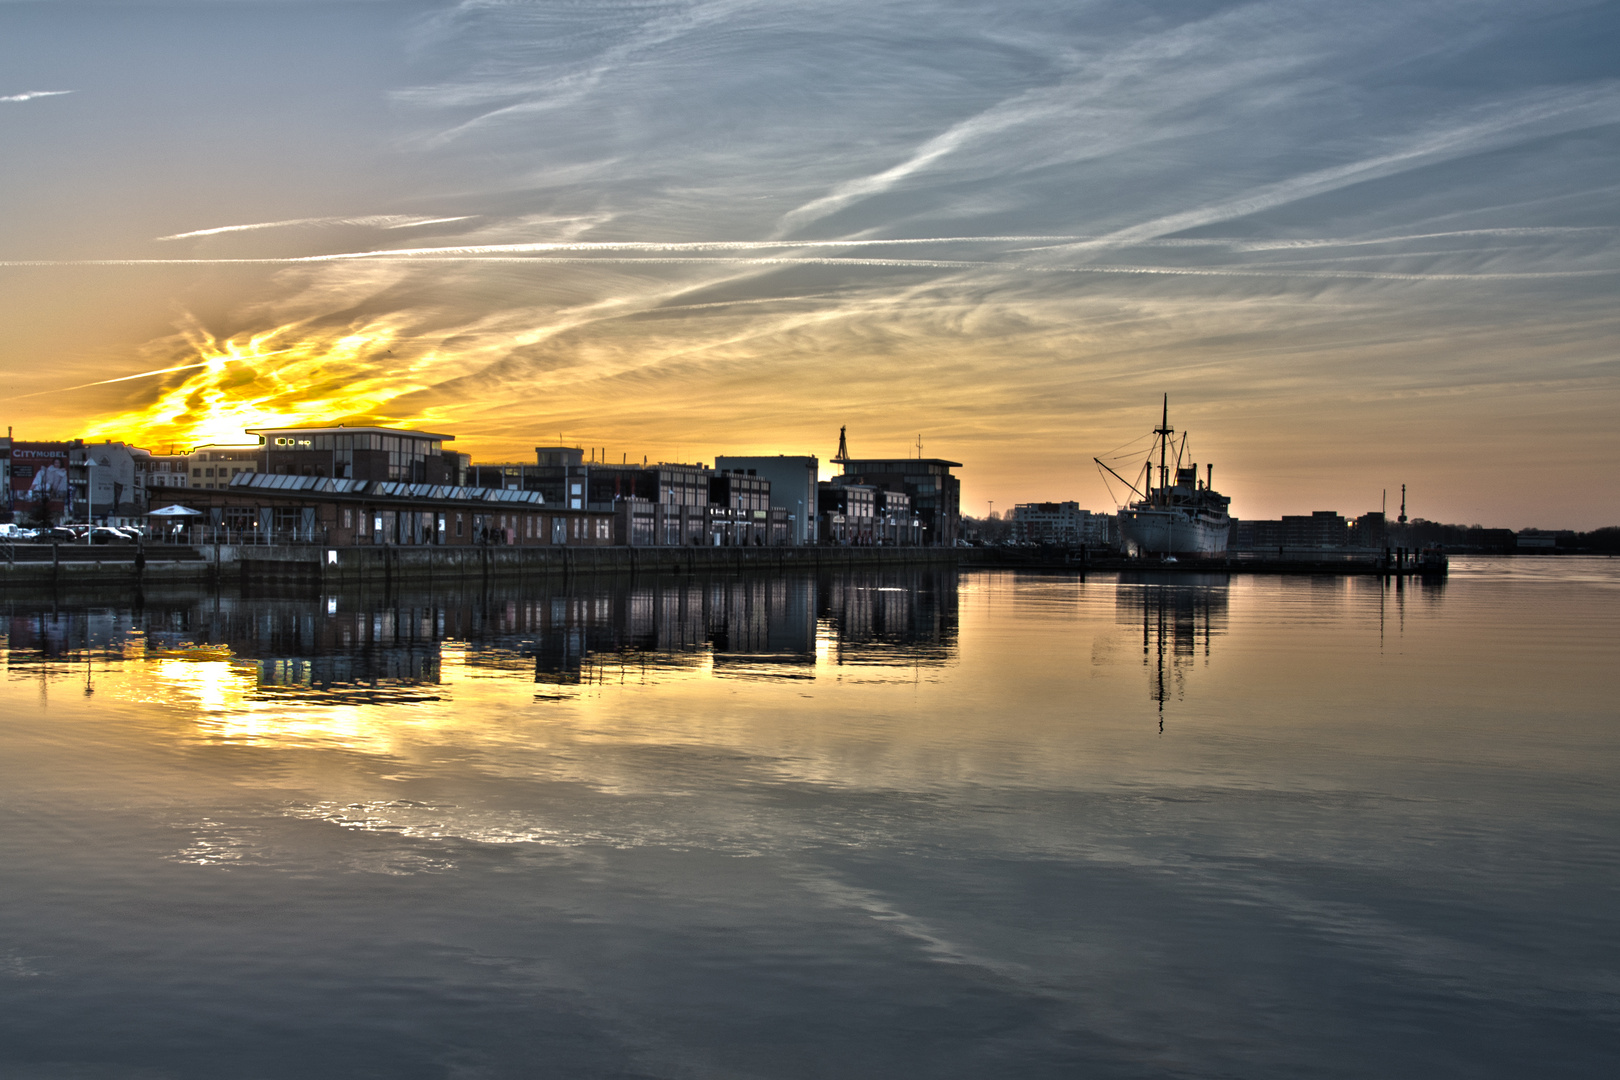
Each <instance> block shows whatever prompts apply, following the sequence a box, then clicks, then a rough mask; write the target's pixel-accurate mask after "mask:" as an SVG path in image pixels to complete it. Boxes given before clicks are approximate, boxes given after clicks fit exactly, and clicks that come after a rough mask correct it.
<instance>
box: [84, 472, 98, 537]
mask: <svg viewBox="0 0 1620 1080" xmlns="http://www.w3.org/2000/svg"><path fill="white" fill-rule="evenodd" d="M100 464H101V463H100V462H98V461H97V460H96V459H95V458H93V457H90V456H89V455H88V454H87V455H85V459H84V543H85V546H86V547H89V546H90V545H91V544H94V543H95V541H96V474H95V473H93V472H91V471H90V470H91V469H94V468H99V467H100Z"/></svg>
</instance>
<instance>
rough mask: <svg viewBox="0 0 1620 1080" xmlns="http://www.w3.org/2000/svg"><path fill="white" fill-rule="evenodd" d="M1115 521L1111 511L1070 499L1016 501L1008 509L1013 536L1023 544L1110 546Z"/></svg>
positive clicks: (1113, 537)
mask: <svg viewBox="0 0 1620 1080" xmlns="http://www.w3.org/2000/svg"><path fill="white" fill-rule="evenodd" d="M1116 522H1117V518H1116V516H1115V515H1114V514H1094V513H1092V512H1091V511H1090V510H1082V509H1080V504H1079V503H1078V502H1073V501H1071V502H1040V503H1019V504H1018V505H1016V506H1014V507H1013V511H1012V529H1013V536H1014V538H1015V539H1016V540H1018V541H1019V542H1020V543H1025V544H1056V545H1058V546H1060V547H1079V546H1081V545H1082V544H1083V545H1085V546H1086V547H1111V546H1113V544H1114V541H1115V525H1116Z"/></svg>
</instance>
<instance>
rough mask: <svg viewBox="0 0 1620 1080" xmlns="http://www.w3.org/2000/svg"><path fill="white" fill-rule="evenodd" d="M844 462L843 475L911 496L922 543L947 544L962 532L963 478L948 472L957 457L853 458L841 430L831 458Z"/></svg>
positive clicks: (954, 540) (855, 481)
mask: <svg viewBox="0 0 1620 1080" xmlns="http://www.w3.org/2000/svg"><path fill="white" fill-rule="evenodd" d="M833 460H834V461H835V462H838V463H839V464H841V465H843V467H844V477H846V478H848V480H849V481H850V482H851V483H855V484H865V485H869V486H871V487H874V488H882V489H884V490H886V491H897V492H902V493H904V494H906V495H908V496H910V497H911V509H912V511H913V513H915V515H916V517H917V520H918V522H919V525H920V535H921V540H920V542H921V543H922V544H927V545H943V546H947V547H948V546H950V545H952V544H954V543H956V539H957V536H958V535H959V534H960V532H961V506H962V481H961V480H960V479H959V478H958V477H956V476H955V475H953V474H952V473H951V470H952V469H960V468H961V467H962V463H961V462H960V461H946V460H945V459H944V458H923V457H916V458H856V457H851V456H850V455H849V452H848V449H847V447H846V445H845V443H844V439H843V434H842V432H840V434H839V452H838V454H837V455H836V456H835V457H834V458H833Z"/></svg>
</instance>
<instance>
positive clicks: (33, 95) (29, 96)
mask: <svg viewBox="0 0 1620 1080" xmlns="http://www.w3.org/2000/svg"><path fill="white" fill-rule="evenodd" d="M71 93H73V91H72V90H28V91H25V92H23V93H21V94H7V95H5V96H4V97H0V102H7V103H15V102H20V101H34V100H36V99H38V98H48V97H61V96H62V95H63V94H71Z"/></svg>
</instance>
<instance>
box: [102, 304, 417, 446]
mask: <svg viewBox="0 0 1620 1080" xmlns="http://www.w3.org/2000/svg"><path fill="white" fill-rule="evenodd" d="M396 341H397V335H396V333H395V332H394V331H393V330H392V329H390V328H388V327H367V328H366V329H364V330H362V331H354V330H351V329H348V328H346V329H345V330H344V331H343V332H341V333H333V334H329V335H326V334H320V333H318V332H311V331H309V330H308V329H307V328H305V327H299V326H284V327H278V328H277V329H274V330H270V331H267V332H264V333H259V334H252V335H242V336H238V337H234V338H228V339H225V340H223V341H221V340H218V339H215V338H213V337H208V336H197V337H194V338H193V340H192V346H193V347H194V348H195V349H196V352H197V358H198V360H199V362H201V363H203V364H204V366H202V367H199V368H196V369H193V370H191V371H189V372H186V373H185V374H184V376H177V378H178V379H179V381H177V382H171V383H170V384H169V385H166V386H164V387H162V388H161V389H160V390H159V391H158V392H157V394H156V396H155V397H154V398H152V399H151V400H150V401H148V402H146V403H145V404H141V405H138V406H135V407H133V408H130V409H127V410H125V411H122V412H117V413H112V414H108V415H104V416H102V417H101V418H100V419H98V420H96V421H95V422H94V423H92V424H90V425H89V427H88V429H87V430H86V431H85V437H86V438H92V439H101V438H112V439H118V438H123V439H129V438H134V439H135V440H136V441H140V442H144V443H146V444H148V445H162V444H166V443H169V444H177V445H182V446H187V447H190V446H199V445H205V444H208V443H240V442H242V441H243V439H244V435H243V432H244V431H246V430H248V429H250V428H259V427H275V426H292V425H299V424H322V423H334V424H335V423H338V422H340V421H341V422H348V423H387V424H400V423H406V424H408V423H412V422H418V421H420V420H421V419H422V418H420V417H417V416H415V415H413V414H411V413H409V412H401V411H400V410H398V409H397V408H391V407H390V406H391V404H392V403H393V402H394V401H396V400H397V399H398V398H400V397H402V396H404V395H406V394H410V393H412V392H414V391H417V390H421V389H423V388H424V387H425V386H426V385H427V384H426V383H425V382H423V381H421V380H420V379H419V378H417V377H416V373H417V372H418V371H421V370H423V369H425V368H426V367H427V366H429V365H431V364H432V362H433V361H434V359H435V357H433V356H432V355H427V356H422V357H419V358H417V359H416V360H415V361H414V362H413V363H401V362H398V361H396V360H395V359H394V357H393V346H394V345H395V344H396Z"/></svg>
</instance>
